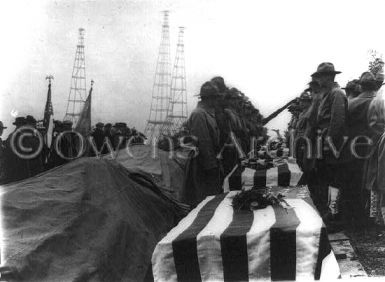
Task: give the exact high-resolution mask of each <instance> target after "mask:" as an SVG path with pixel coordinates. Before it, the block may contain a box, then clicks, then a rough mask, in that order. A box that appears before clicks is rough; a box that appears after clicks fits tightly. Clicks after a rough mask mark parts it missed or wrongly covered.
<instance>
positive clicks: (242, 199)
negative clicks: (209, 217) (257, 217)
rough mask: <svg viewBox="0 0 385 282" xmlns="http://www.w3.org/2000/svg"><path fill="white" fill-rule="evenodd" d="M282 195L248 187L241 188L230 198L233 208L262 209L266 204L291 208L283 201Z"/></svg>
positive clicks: (238, 209) (286, 208)
mask: <svg viewBox="0 0 385 282" xmlns="http://www.w3.org/2000/svg"><path fill="white" fill-rule="evenodd" d="M284 197H285V196H284V195H282V194H280V193H279V194H278V195H276V196H275V195H274V194H273V193H271V192H268V191H266V190H265V189H250V190H242V191H241V192H240V193H238V194H236V195H235V196H234V198H233V200H232V206H233V208H234V210H236V211H240V210H251V211H252V210H257V209H264V208H266V207H267V206H274V205H279V206H281V207H283V208H284V209H285V210H288V209H292V207H291V206H290V205H289V204H288V203H287V202H286V201H285V199H284Z"/></svg>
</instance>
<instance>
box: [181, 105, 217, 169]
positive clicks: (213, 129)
mask: <svg viewBox="0 0 385 282" xmlns="http://www.w3.org/2000/svg"><path fill="white" fill-rule="evenodd" d="M186 125H187V128H188V129H189V132H190V135H192V136H195V137H196V138H197V139H198V149H199V155H198V161H199V164H200V165H201V166H202V168H203V169H204V170H209V169H213V168H218V166H219V165H218V160H217V157H216V156H217V154H218V153H219V150H220V148H219V129H218V126H217V123H216V120H215V111H214V109H211V108H209V107H207V106H206V105H204V104H203V103H202V102H199V103H198V106H197V107H196V108H195V110H194V111H193V112H192V113H191V115H190V117H189V119H188V120H187V124H186Z"/></svg>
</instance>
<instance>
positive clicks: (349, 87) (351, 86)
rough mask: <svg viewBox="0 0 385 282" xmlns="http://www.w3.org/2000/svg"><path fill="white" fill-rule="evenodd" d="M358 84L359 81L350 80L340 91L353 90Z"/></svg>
mask: <svg viewBox="0 0 385 282" xmlns="http://www.w3.org/2000/svg"><path fill="white" fill-rule="evenodd" d="M359 82H360V80H359V79H353V80H350V81H348V83H346V86H345V87H342V88H341V89H345V90H346V89H347V90H355V89H356V87H357V86H358V85H359Z"/></svg>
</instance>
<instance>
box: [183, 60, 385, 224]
mask: <svg viewBox="0 0 385 282" xmlns="http://www.w3.org/2000/svg"><path fill="white" fill-rule="evenodd" d="M383 65H384V63H383V62H382V60H380V59H376V61H375V63H371V64H370V67H369V71H366V72H364V73H362V75H361V76H360V77H359V78H358V79H354V80H352V81H349V82H348V83H347V85H346V87H344V88H341V87H340V86H339V84H338V83H337V82H336V81H335V78H336V75H338V74H339V73H340V72H339V71H336V70H335V68H334V65H333V64H332V63H328V62H326V63H321V64H320V65H319V66H318V68H317V70H316V71H315V72H314V73H313V74H311V75H310V82H309V85H308V87H307V88H306V89H305V90H304V91H303V93H301V95H300V96H299V97H298V98H296V99H293V100H292V101H290V103H289V104H288V105H286V106H285V107H286V108H288V110H289V112H290V113H291V114H292V119H291V121H290V123H289V124H288V131H287V132H286V134H285V135H286V138H285V140H286V144H284V147H287V148H290V149H291V154H292V155H294V157H296V161H297V163H298V165H299V167H300V168H301V170H302V171H303V177H302V179H301V180H300V183H299V184H306V185H307V186H308V188H309V191H310V193H311V197H312V199H313V201H314V203H315V205H316V207H317V209H318V210H319V212H320V214H321V216H322V218H323V219H324V221H325V223H326V224H327V226H328V227H329V229H330V231H333V230H336V231H337V230H341V229H344V228H362V227H363V226H379V225H384V219H383V215H382V213H384V214H385V207H384V206H385V201H384V197H383V193H384V192H385V176H383V175H382V174H381V171H383V170H381V169H382V168H385V135H383V134H384V132H385V116H384V113H385V110H384V101H383V97H382V95H381V91H379V90H380V89H381V86H382V85H383V82H384V75H383ZM198 96H199V98H200V101H199V102H198V105H197V107H196V108H195V109H194V110H193V111H192V113H191V115H190V117H189V119H188V120H187V123H186V132H188V133H189V134H190V135H192V136H195V137H196V138H197V140H196V142H195V143H196V146H197V148H198V151H199V154H198V155H197V157H196V158H190V159H189V161H188V164H187V170H186V181H185V188H184V196H183V197H184V201H185V202H187V203H189V204H191V205H193V206H194V205H196V204H198V203H199V202H200V201H201V200H203V199H204V198H205V197H206V196H207V195H215V194H218V193H221V192H222V183H223V180H224V177H225V176H226V175H227V174H228V173H229V172H230V171H231V170H232V169H233V168H234V167H236V165H237V164H241V159H242V158H245V157H246V156H245V155H244V153H243V152H250V140H251V138H250V137H253V136H255V137H257V138H258V140H260V145H264V144H265V143H264V142H265V141H266V137H267V135H266V129H265V128H264V127H263V126H264V125H265V124H266V122H267V121H269V120H270V118H265V119H264V118H263V117H262V116H261V115H260V113H259V112H258V110H257V109H255V108H254V107H253V106H252V104H251V103H250V101H249V100H248V99H247V98H245V96H244V94H243V93H241V92H240V91H239V90H237V89H235V88H228V87H227V86H226V84H225V82H224V80H223V78H221V77H215V78H213V79H211V80H210V81H207V82H205V83H204V84H203V85H202V87H201V90H200V93H199V95H198ZM278 112H279V111H278ZM273 116H276V114H273ZM233 137H235V138H233ZM280 138H281V137H280ZM281 139H284V138H281ZM237 143H238V144H237ZM270 145H271V144H270ZM257 146H258V145H257ZM239 147H240V149H239ZM252 150H253V148H252ZM249 157H250V156H249ZM241 172H242V166H241V165H239V166H238V168H237V169H236V171H235V175H237V173H238V174H239V175H240V174H241ZM233 187H234V186H233ZM238 188H240V187H238Z"/></svg>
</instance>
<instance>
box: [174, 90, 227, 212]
mask: <svg viewBox="0 0 385 282" xmlns="http://www.w3.org/2000/svg"><path fill="white" fill-rule="evenodd" d="M199 97H200V99H201V101H199V102H198V105H197V107H196V108H195V109H194V110H193V112H192V113H191V115H190V117H189V119H188V120H187V123H186V127H187V129H188V130H189V134H190V135H191V136H194V137H195V138H196V142H197V149H198V151H197V152H196V154H194V152H193V155H191V158H190V159H189V161H188V162H187V165H186V170H187V171H186V180H185V185H184V191H183V193H182V194H183V196H182V197H183V201H184V202H186V203H187V204H190V205H192V206H196V205H197V204H198V203H199V202H201V201H202V200H203V199H204V198H205V197H206V196H209V195H216V194H218V193H220V192H221V190H222V189H221V186H222V183H221V178H222V177H221V169H220V164H219V161H218V159H217V154H218V153H219V150H220V147H219V130H218V126H217V122H216V120H215V104H216V103H217V100H218V98H219V97H220V94H219V92H218V88H217V87H216V86H215V84H213V83H212V82H206V83H204V84H203V85H202V87H201V91H200V93H199Z"/></svg>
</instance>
